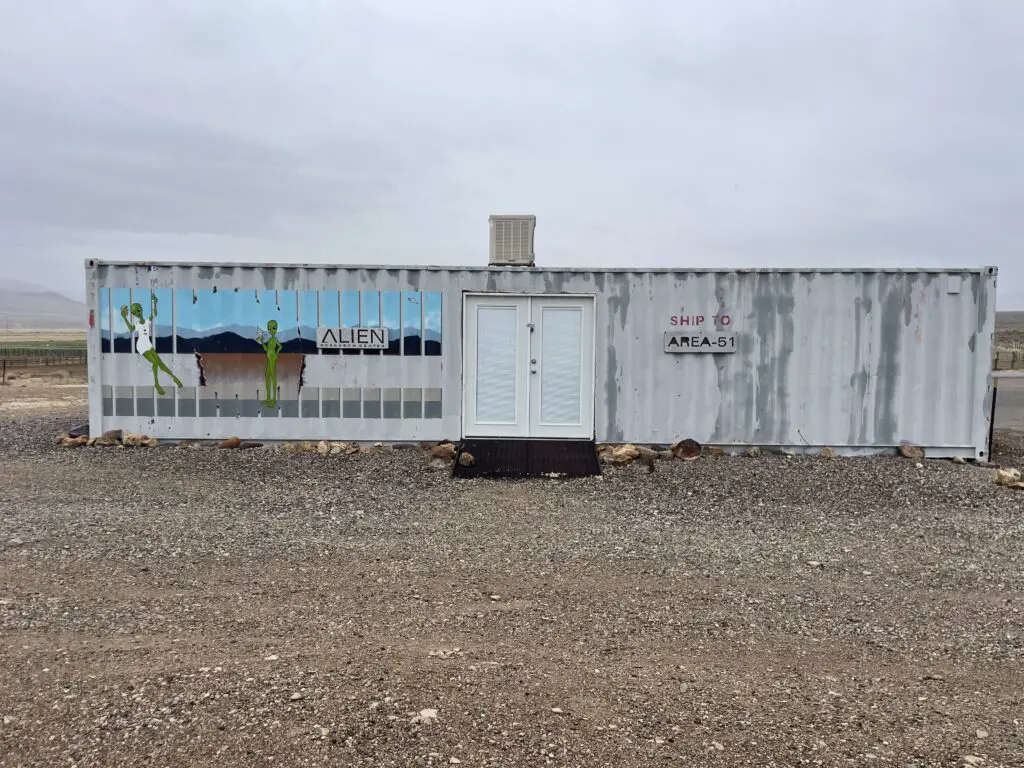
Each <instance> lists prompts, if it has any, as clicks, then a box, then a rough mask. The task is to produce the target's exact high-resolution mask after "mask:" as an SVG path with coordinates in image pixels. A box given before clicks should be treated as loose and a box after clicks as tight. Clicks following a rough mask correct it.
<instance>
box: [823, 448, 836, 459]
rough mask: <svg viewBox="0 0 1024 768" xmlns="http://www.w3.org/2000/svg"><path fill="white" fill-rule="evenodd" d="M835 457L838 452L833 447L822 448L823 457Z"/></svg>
mask: <svg viewBox="0 0 1024 768" xmlns="http://www.w3.org/2000/svg"><path fill="white" fill-rule="evenodd" d="M835 457H836V452H835V451H834V450H833V449H832V448H822V449H821V458H823V459H834V458H835Z"/></svg>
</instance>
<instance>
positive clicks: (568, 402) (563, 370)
mask: <svg viewBox="0 0 1024 768" xmlns="http://www.w3.org/2000/svg"><path fill="white" fill-rule="evenodd" d="M464 340H465V353H464V355H463V363H464V370H463V385H464V392H465V401H464V403H463V414H464V416H463V433H464V434H465V436H466V437H549V438H557V437H564V438H578V439H591V438H593V436H594V299H593V297H590V296H523V295H521V294H488V295H472V294H470V295H467V296H466V298H465V336H464Z"/></svg>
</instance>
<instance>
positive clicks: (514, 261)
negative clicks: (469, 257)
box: [488, 216, 537, 267]
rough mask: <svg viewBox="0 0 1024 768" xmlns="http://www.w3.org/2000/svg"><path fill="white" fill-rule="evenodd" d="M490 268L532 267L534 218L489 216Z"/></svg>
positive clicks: (535, 223)
mask: <svg viewBox="0 0 1024 768" xmlns="http://www.w3.org/2000/svg"><path fill="white" fill-rule="evenodd" d="M489 223H490V228H491V252H490V259H489V262H488V263H489V264H490V265H491V266H492V267H532V266H533V232H534V229H536V227H537V217H536V216H491V217H490V220H489Z"/></svg>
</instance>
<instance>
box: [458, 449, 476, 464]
mask: <svg viewBox="0 0 1024 768" xmlns="http://www.w3.org/2000/svg"><path fill="white" fill-rule="evenodd" d="M474 464H476V459H475V458H473V454H472V453H470V452H469V451H463V452H462V453H460V454H459V466H462V467H472V466H473V465H474Z"/></svg>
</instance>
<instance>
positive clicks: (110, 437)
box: [89, 429, 122, 447]
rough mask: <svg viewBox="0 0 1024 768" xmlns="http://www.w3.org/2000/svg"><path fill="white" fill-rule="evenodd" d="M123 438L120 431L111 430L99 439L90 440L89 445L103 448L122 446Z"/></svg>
mask: <svg viewBox="0 0 1024 768" xmlns="http://www.w3.org/2000/svg"><path fill="white" fill-rule="evenodd" d="M121 437H122V432H121V430H120V429H111V430H108V431H107V432H104V433H103V434H102V435H100V436H99V437H97V438H95V439H93V440H90V441H89V445H96V446H101V447H104V446H114V445H121Z"/></svg>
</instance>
